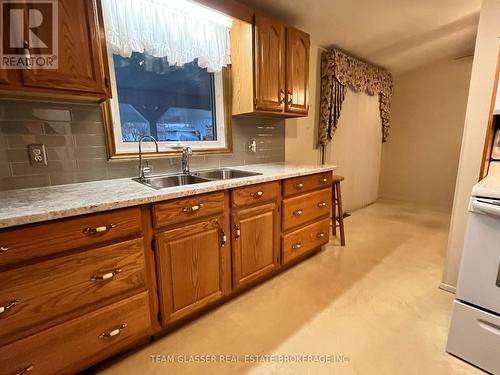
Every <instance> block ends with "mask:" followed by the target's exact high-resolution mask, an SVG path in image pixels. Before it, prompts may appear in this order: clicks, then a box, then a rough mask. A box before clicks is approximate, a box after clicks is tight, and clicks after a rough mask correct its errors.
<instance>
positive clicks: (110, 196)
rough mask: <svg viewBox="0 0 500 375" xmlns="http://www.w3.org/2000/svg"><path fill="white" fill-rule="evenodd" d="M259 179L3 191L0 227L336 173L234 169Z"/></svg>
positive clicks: (281, 166) (289, 167)
mask: <svg viewBox="0 0 500 375" xmlns="http://www.w3.org/2000/svg"><path fill="white" fill-rule="evenodd" d="M230 168H231V169H239V170H245V171H251V172H259V173H262V174H261V175H258V176H252V177H244V178H237V179H231V180H219V181H210V182H203V183H200V184H194V185H184V186H176V187H170V188H165V189H161V190H154V189H152V188H150V187H148V186H145V185H142V184H140V183H138V182H135V181H133V180H132V179H130V178H120V179H114V180H102V181H93V182H84V183H78V184H68V185H58V186H48V187H41V188H33V189H19V190H7V191H0V228H7V227H12V226H16V225H22V224H29V223H36V222H41V221H46V220H52V219H60V218H64V217H70V216H76V215H83V214H88V213H92V212H100V211H106V210H112V209H115V208H123V207H130V206H136V205H140V204H146V203H151V202H158V201H162V200H167V199H173V198H178V197H185V196H189V195H195V194H202V193H208V192H212V191H217V190H223V189H230V188H235V187H238V186H245V185H252V184H257V183H260V182H266V181H274V180H280V179H283V178H290V177H297V176H302V175H308V174H313V173H320V172H326V171H332V170H335V167H333V166H315V165H297V164H287V163H277V164H254V165H245V166H233V167H230Z"/></svg>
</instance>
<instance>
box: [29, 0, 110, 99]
mask: <svg viewBox="0 0 500 375" xmlns="http://www.w3.org/2000/svg"><path fill="white" fill-rule="evenodd" d="M57 3H58V4H59V8H58V19H59V29H58V39H59V48H58V69H33V70H24V71H23V73H22V79H23V84H24V86H28V87H36V88H51V89H62V90H70V91H76V92H82V93H83V94H85V93H102V94H105V93H106V92H107V90H106V82H107V80H105V77H106V72H105V67H106V68H107V62H105V60H104V59H105V58H106V56H105V55H104V53H103V52H104V48H103V45H104V44H105V43H104V30H103V29H102V28H101V27H100V21H99V17H100V15H101V13H100V12H101V7H100V3H99V4H98V3H97V0H59V1H58V2H57ZM106 61H107V60H106Z"/></svg>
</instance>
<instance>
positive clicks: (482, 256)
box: [456, 197, 500, 314]
mask: <svg viewBox="0 0 500 375" xmlns="http://www.w3.org/2000/svg"><path fill="white" fill-rule="evenodd" d="M469 211H470V212H469V222H468V224H467V232H466V236H465V245H464V252H463V255H462V263H461V266H460V273H459V278H458V286H457V295H456V297H457V299H458V300H461V301H464V302H467V303H470V304H473V305H476V306H479V307H481V308H484V309H487V310H490V311H492V312H494V313H497V314H499V313H500V200H495V199H488V198H478V197H473V198H472V199H471V202H470V209H469Z"/></svg>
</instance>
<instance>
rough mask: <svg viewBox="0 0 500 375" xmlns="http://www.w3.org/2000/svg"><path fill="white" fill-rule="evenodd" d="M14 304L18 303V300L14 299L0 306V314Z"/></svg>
mask: <svg viewBox="0 0 500 375" xmlns="http://www.w3.org/2000/svg"><path fill="white" fill-rule="evenodd" d="M16 305H19V301H17V300H14V301H12V302H11V303H9V304H8V305H5V306H0V314H3V313H5V312H7V311H9V310H10V309H11V308H13V307H14V306H16Z"/></svg>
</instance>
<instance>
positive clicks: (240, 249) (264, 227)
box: [231, 202, 280, 289]
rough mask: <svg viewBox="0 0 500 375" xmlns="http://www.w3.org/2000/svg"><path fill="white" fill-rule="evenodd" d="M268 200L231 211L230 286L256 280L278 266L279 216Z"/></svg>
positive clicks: (274, 206) (276, 206) (242, 284)
mask: <svg viewBox="0 0 500 375" xmlns="http://www.w3.org/2000/svg"><path fill="white" fill-rule="evenodd" d="M278 207H279V206H278V203H277V202H271V203H268V204H262V205H259V206H256V207H251V208H241V209H236V210H234V211H233V213H232V219H231V220H232V241H231V242H232V254H233V287H234V288H235V289H237V288H241V287H244V286H245V285H247V284H249V283H251V282H253V281H254V280H257V279H259V278H261V277H263V276H265V275H266V274H268V273H269V272H272V271H273V270H275V269H276V268H277V267H278V266H279V248H280V216H279V212H278Z"/></svg>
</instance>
